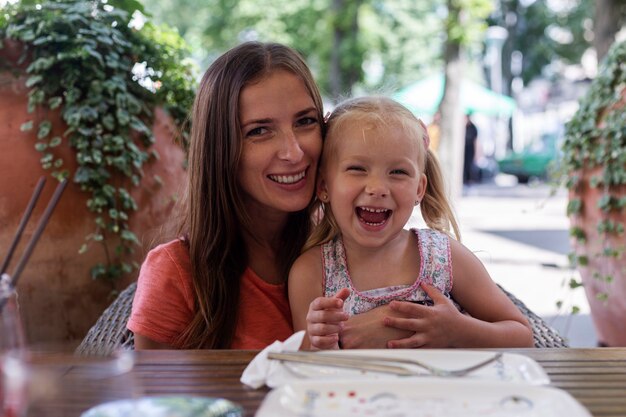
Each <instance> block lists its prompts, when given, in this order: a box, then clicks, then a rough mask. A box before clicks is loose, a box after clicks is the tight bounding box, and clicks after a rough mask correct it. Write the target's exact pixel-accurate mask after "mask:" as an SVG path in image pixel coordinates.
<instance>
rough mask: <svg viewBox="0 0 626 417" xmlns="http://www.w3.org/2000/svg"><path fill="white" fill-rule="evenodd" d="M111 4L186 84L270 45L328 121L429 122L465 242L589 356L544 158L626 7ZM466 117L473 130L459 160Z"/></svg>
mask: <svg viewBox="0 0 626 417" xmlns="http://www.w3.org/2000/svg"><path fill="white" fill-rule="evenodd" d="M28 2H30V3H36V2H32V1H28ZM103 2H104V3H107V0H104V1H103ZM7 3H12V1H11V0H0V6H4V5H6V4H7ZM108 3H109V4H111V5H114V6H115V7H119V8H122V9H124V10H127V11H134V15H133V20H132V22H131V24H132V25H134V26H135V27H137V28H141V26H142V25H144V24H145V23H146V22H151V23H153V24H157V25H163V26H167V27H169V28H171V30H170V32H169V33H171V36H172V37H176V36H180V38H181V42H182V44H183V45H186V48H187V49H188V52H189V58H188V59H189V61H190V62H191V63H193V67H194V68H195V72H196V74H195V76H196V78H199V77H200V76H201V74H202V73H203V71H204V70H205V69H206V68H207V67H208V66H209V65H210V64H211V62H212V61H213V60H214V59H215V58H216V57H217V56H219V55H220V54H221V53H223V52H224V51H226V50H227V49H229V48H231V47H233V46H235V45H237V44H239V43H241V42H243V41H249V40H260V41H276V42H281V43H285V44H287V45H289V46H291V47H293V48H295V49H297V50H298V51H299V52H300V53H301V54H302V55H303V56H304V57H305V59H306V61H307V62H308V64H309V66H310V68H311V69H312V71H313V74H314V76H315V79H316V80H317V82H318V84H319V86H320V88H321V91H322V94H323V95H324V99H325V104H326V106H327V109H328V110H331V109H332V107H333V105H334V104H336V103H337V102H338V101H340V100H341V99H342V98H346V97H351V96H358V95H363V94H385V95H389V96H392V97H394V98H395V99H397V100H398V101H400V102H402V103H403V104H405V105H406V106H407V107H409V108H410V109H411V110H412V111H414V112H415V114H416V115H417V116H418V117H420V118H421V119H422V120H424V122H425V123H426V124H428V125H429V132H430V135H431V144H432V147H433V151H434V152H436V153H437V155H438V156H439V158H440V161H441V163H442V165H443V168H444V170H445V172H446V174H447V175H448V181H449V187H450V190H449V191H450V195H451V196H452V198H453V200H454V203H455V207H456V210H457V214H458V215H459V217H460V220H461V226H462V230H463V233H464V236H463V237H464V243H465V244H466V245H467V246H468V247H469V248H470V249H472V250H473V251H475V252H476V254H477V255H478V256H479V257H480V258H481V260H483V262H484V263H485V264H486V266H487V268H488V269H489V271H490V273H491V275H492V277H493V278H494V280H496V281H498V282H500V283H502V284H503V285H504V286H505V287H506V288H507V289H509V290H510V291H511V292H513V293H514V294H515V295H516V296H517V297H519V298H520V299H522V300H523V301H524V302H525V303H527V304H528V305H529V307H530V308H531V309H533V310H534V311H535V312H536V313H538V314H539V315H541V316H542V317H545V318H546V319H548V320H549V322H550V323H552V324H553V325H554V326H555V327H557V329H558V330H560V331H561V332H562V333H563V334H564V335H565V336H566V337H568V338H569V339H570V343H571V344H572V346H595V344H596V343H597V340H596V338H595V333H594V329H593V325H592V324H591V320H590V319H589V316H588V306H587V305H586V300H585V297H584V294H583V292H582V290H578V291H570V287H575V286H576V285H570V282H572V279H573V280H574V281H576V280H577V279H578V278H577V276H576V274H577V272H576V271H575V269H573V268H570V267H569V266H568V261H567V256H568V253H569V252H570V251H571V249H570V246H569V236H568V228H569V224H568V219H567V215H566V205H567V198H566V191H565V190H564V189H562V188H560V187H559V181H560V180H561V178H559V171H558V168H559V167H558V166H556V164H555V161H556V160H558V155H559V152H560V150H559V149H560V145H561V143H562V141H563V134H564V125H565V123H566V122H567V121H568V120H569V119H570V118H571V117H572V115H573V114H574V112H575V111H576V110H577V108H578V101H579V99H580V98H581V97H582V96H583V95H584V94H585V92H586V91H587V88H588V86H589V84H590V81H591V80H592V79H593V78H594V77H595V76H596V74H597V71H598V62H600V61H601V60H602V58H603V57H604V56H605V55H606V53H607V51H608V49H609V47H610V45H611V44H613V43H614V42H615V41H616V40H624V39H626V28H625V26H626V2H625V1H624V0H595V1H592V0H420V1H415V0H150V1H147V0H143V1H139V0H108ZM164 33H168V32H167V31H166V32H164ZM464 116H469V119H470V120H471V122H472V123H473V125H474V126H475V134H474V135H473V137H472V138H471V149H470V150H469V151H468V145H467V143H469V142H467V141H468V132H469V130H468V127H467V126H468V124H467V123H466V120H465V117H464ZM470 136H471V135H470ZM468 152H470V155H469V167H468V166H467V165H468V162H467V161H468V159H467V158H468ZM464 165H466V166H465V170H466V175H465V177H464ZM412 223H414V224H419V223H420V219H419V213H416V216H415V218H414V219H412ZM572 312H577V313H578V314H576V315H572V314H571V313H572Z"/></svg>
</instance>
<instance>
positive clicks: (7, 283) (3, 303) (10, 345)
mask: <svg viewBox="0 0 626 417" xmlns="http://www.w3.org/2000/svg"><path fill="white" fill-rule="evenodd" d="M23 346H24V330H23V328H22V322H21V320H20V315H19V304H18V298H17V292H16V291H15V289H14V288H13V286H11V277H9V275H7V274H2V276H1V277H0V356H1V355H2V353H3V352H5V351H7V350H11V349H17V348H21V347H23Z"/></svg>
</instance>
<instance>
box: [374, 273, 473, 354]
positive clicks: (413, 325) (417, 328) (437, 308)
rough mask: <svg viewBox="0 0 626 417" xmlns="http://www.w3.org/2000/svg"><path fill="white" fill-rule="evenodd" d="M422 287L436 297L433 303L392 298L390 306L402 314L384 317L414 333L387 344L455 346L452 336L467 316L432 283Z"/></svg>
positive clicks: (408, 347)
mask: <svg viewBox="0 0 626 417" xmlns="http://www.w3.org/2000/svg"><path fill="white" fill-rule="evenodd" d="M420 285H421V287H422V288H423V289H424V291H426V294H428V296H429V297H430V298H431V299H432V300H433V302H434V305H433V306H425V305H421V304H415V303H411V302H407V301H392V302H391V303H389V307H390V308H391V310H392V311H394V312H396V313H398V314H399V315H401V317H400V318H399V317H385V319H384V324H385V326H389V327H393V328H395V329H401V330H405V331H407V332H409V333H411V335H410V336H408V337H406V338H404V339H395V340H389V342H388V343H387V347H389V348H392V349H410V348H420V347H427V348H446V347H453V346H454V345H455V342H454V340H453V338H455V337H456V336H458V331H457V329H458V325H459V324H460V323H461V321H463V320H464V318H465V317H466V316H464V315H463V314H462V313H461V312H459V311H458V310H457V308H456V307H455V306H454V304H453V303H452V301H451V300H449V299H448V298H447V297H446V296H445V295H443V294H442V293H441V292H440V291H439V290H438V289H437V288H435V287H434V286H432V285H430V284H426V283H421V284H420Z"/></svg>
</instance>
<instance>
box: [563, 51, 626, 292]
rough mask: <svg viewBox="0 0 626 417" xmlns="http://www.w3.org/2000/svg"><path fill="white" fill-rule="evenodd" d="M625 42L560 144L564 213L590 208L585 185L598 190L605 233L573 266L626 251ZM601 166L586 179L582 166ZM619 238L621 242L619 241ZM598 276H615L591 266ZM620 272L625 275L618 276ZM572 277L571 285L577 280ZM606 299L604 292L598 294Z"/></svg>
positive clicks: (577, 232)
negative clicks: (594, 248) (596, 249)
mask: <svg viewBox="0 0 626 417" xmlns="http://www.w3.org/2000/svg"><path fill="white" fill-rule="evenodd" d="M625 89H626V42H616V43H615V44H614V45H613V47H612V48H611V50H610V52H609V54H608V55H607V57H606V59H605V60H604V62H603V65H602V67H601V68H600V70H599V73H598V76H597V77H596V79H594V81H593V82H592V84H591V86H590V88H589V91H588V92H587V94H586V96H585V97H584V98H583V100H582V101H581V102H580V108H579V110H578V111H577V112H576V114H575V115H574V117H573V118H572V119H571V121H570V122H569V123H568V124H567V126H566V136H565V142H564V145H563V167H562V169H563V173H564V178H565V185H566V186H567V188H568V189H569V190H570V200H569V204H568V207H567V214H568V215H569V216H572V217H573V218H576V217H580V216H582V215H583V214H584V212H585V210H588V209H589V208H588V207H586V206H585V205H586V204H589V203H590V202H589V201H585V200H584V199H583V198H582V192H583V190H584V187H591V188H597V189H600V190H601V198H600V199H599V200H598V201H597V208H599V209H600V210H601V212H602V219H601V220H600V221H599V222H598V224H597V225H596V229H597V232H598V234H599V235H601V236H604V239H603V248H602V250H601V252H599V253H574V254H572V255H571V256H570V260H571V261H572V263H573V265H574V266H581V267H587V266H588V265H589V263H590V257H603V258H607V259H608V258H621V257H623V256H624V254H625V251H626V243H625V242H626V239H625V238H624V230H625V229H624V228H625V224H624V213H626V111H625V109H626V93H625ZM598 168H599V172H600V173H599V174H598V175H595V176H593V177H591V178H590V180H589V181H588V183H584V182H583V179H582V173H583V171H590V170H593V169H598ZM570 235H571V236H572V237H573V238H574V239H576V240H577V241H578V242H579V243H580V244H584V243H585V242H586V240H587V239H588V236H587V235H586V233H585V231H584V230H583V229H582V228H581V227H578V226H572V227H571V228H570ZM620 242H621V243H620ZM594 277H595V278H596V279H599V280H602V281H604V282H607V283H610V282H612V281H613V280H615V279H616V278H618V277H616V276H613V275H612V274H604V275H603V274H601V273H599V272H594ZM622 278H624V277H622ZM579 285H580V284H579V283H578V282H576V281H575V280H574V281H572V282H571V283H570V286H571V287H575V286H579ZM598 297H599V298H600V299H604V300H606V298H607V297H608V294H606V293H602V294H599V295H598Z"/></svg>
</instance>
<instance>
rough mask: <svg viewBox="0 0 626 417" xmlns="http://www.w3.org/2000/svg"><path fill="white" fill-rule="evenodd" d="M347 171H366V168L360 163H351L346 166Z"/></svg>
mask: <svg viewBox="0 0 626 417" xmlns="http://www.w3.org/2000/svg"><path fill="white" fill-rule="evenodd" d="M346 171H359V172H362V171H365V168H364V167H362V166H360V165H350V166H349V167H347V168H346Z"/></svg>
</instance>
